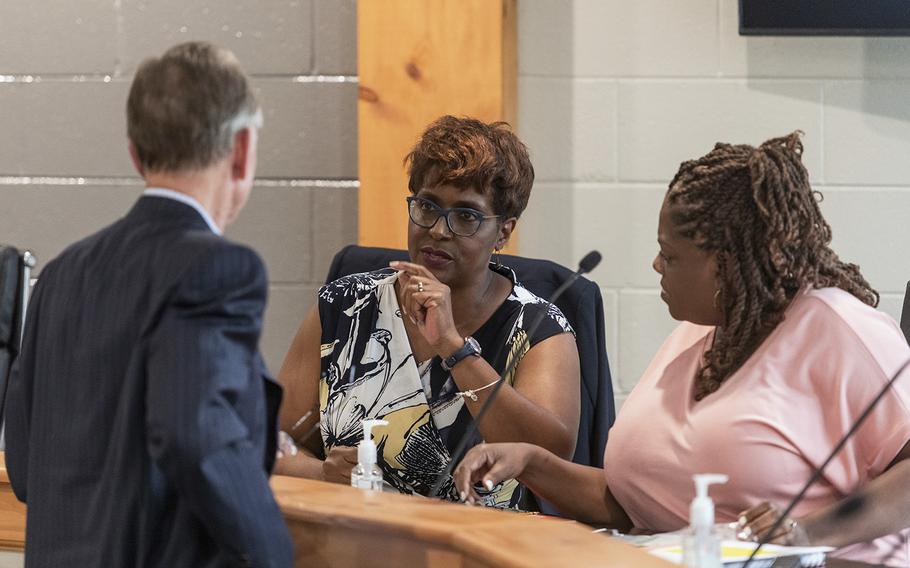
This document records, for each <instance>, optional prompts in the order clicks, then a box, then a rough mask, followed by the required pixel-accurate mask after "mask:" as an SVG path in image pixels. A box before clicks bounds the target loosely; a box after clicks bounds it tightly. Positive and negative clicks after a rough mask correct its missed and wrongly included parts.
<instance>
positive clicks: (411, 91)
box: [357, 0, 517, 248]
mask: <svg viewBox="0 0 910 568" xmlns="http://www.w3.org/2000/svg"><path fill="white" fill-rule="evenodd" d="M357 27H358V33H357V35H358V47H357V58H358V75H359V77H360V98H359V102H358V107H357V108H358V112H357V115H358V120H359V125H358V128H359V134H358V137H359V162H360V164H359V165H360V207H359V212H360V213H359V215H360V219H359V221H360V223H359V227H360V230H359V242H360V244H362V245H368V246H387V247H394V248H405V247H406V244H407V210H406V207H405V201H404V198H405V197H406V196H407V195H408V191H407V176H406V175H405V169H404V166H403V165H402V160H403V159H404V156H405V155H406V154H407V153H408V151H409V150H410V149H411V147H412V146H413V145H414V143H415V142H416V140H417V137H418V136H419V135H420V133H421V132H422V131H423V130H424V129H425V128H426V126H427V125H428V124H429V123H430V122H432V121H433V120H435V119H436V118H438V117H439V116H441V115H444V114H453V115H467V116H473V117H476V118H479V119H481V120H485V121H493V120H507V121H509V122H510V123H511V124H512V125H513V126H514V125H515V122H514V121H515V116H516V108H515V107H516V102H515V94H516V90H517V86H516V76H517V70H516V52H515V50H516V46H515V43H516V35H517V32H516V7H515V0H360V1H359V2H358V3H357ZM513 248H514V247H513Z"/></svg>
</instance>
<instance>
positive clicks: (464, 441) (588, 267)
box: [429, 250, 602, 496]
mask: <svg viewBox="0 0 910 568" xmlns="http://www.w3.org/2000/svg"><path fill="white" fill-rule="evenodd" d="M601 258H602V257H601V255H600V253H599V252H597V251H596V250H592V251H591V252H589V253H588V254H586V255H585V256H584V258H582V259H581V262H579V263H578V270H576V271H575V272H573V273H572V275H571V276H569V277H568V278H567V279H566V281H565V282H563V283H562V284H560V286H559V287H558V288H557V289H556V291H555V292H553V294H551V295H550V298H549V299H548V300H547V305H546V307H545V309H543V310H541V311H540V313H539V314H537V318H536V319H534V321H533V322H531V325H529V326H528V328H527V330H526V331H527V333H525V336H524V339H523V342H522V343H521V348H520V349H519V350H518V352H519V353H521V352H522V351H523V350H524V348H525V346H526V344H527V343H528V342H529V341H530V340H531V336H532V335H534V332H535V331H537V328H538V327H540V324H541V322H542V321H543V318H544V317H545V316H546V315H547V313H548V312H549V311H550V306H552V305H553V302H555V301H556V300H557V299H558V298H559V297H560V296H562V294H563V292H565V291H566V290H568V289H569V286H571V285H572V284H574V283H575V281H576V280H578V278H579V277H580V276H581V275H582V274H586V273H588V272H591V271H592V270H594V268H595V267H597V265H598V264H600V260H601ZM519 360H520V357H515V358H514V359H512V360H511V361H510V362H509V364H508V365H507V366H506V368H505V370H503V372H502V374H501V375H499V380H498V381H496V384H495V385H494V386H493V389H492V390H491V391H490V396H488V397H487V400H485V401H484V403H483V405H482V406H481V407H480V410H479V411H478V412H477V416H475V417H474V420H472V421H471V424H470V425H469V426H468V429H467V431H466V432H465V433H464V434H463V435H462V437H461V439H460V440H459V441H458V445H457V446H456V447H455V451H454V452H453V453H452V456H451V459H450V460H449V463H448V465H446V468H445V469H444V470H443V471H442V472H441V473H440V474H439V476H438V477H437V478H436V483H434V484H433V487H432V489H430V493H429V495H430V496H435V495H437V494H438V493H439V490H440V489H441V488H442V484H443V483H445V480H446V479H448V477H449V476H450V475H452V470H454V469H455V465H456V464H457V463H458V462H459V461H460V460H461V457H462V456H463V455H464V452H465V450H466V449H467V446H468V443H469V442H470V441H471V438H472V437H473V436H474V433H475V432H477V427H478V426H477V425H478V424H480V420H481V418H483V417H484V415H485V414H486V413H487V411H488V410H489V409H490V406H491V405H492V404H493V401H494V400H496V395H497V393H499V389H501V388H502V385H503V384H505V382H506V381H505V378H506V377H507V376H508V375H509V373H511V372H512V370H513V369H514V368H515V366H516V365H517V364H518V361H519Z"/></svg>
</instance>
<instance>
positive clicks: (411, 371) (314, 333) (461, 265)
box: [278, 116, 579, 507]
mask: <svg viewBox="0 0 910 568" xmlns="http://www.w3.org/2000/svg"><path fill="white" fill-rule="evenodd" d="M405 161H406V163H407V165H408V173H409V178H410V179H409V183H408V187H409V189H410V192H411V194H412V195H411V196H410V197H408V198H407V202H406V205H407V207H408V213H409V222H408V253H409V256H410V262H393V263H391V266H390V267H389V268H387V269H383V270H378V271H375V272H369V273H363V274H355V275H352V276H347V277H344V278H341V279H339V280H337V281H335V282H332V283H330V284H328V285H326V286H325V287H323V288H322V289H321V290H320V291H319V301H318V306H316V307H314V309H313V310H312V311H311V312H310V314H309V315H308V316H307V317H306V319H305V320H304V322H303V323H302V324H301V327H300V330H299V331H298V333H297V336H296V337H295V338H294V342H293V344H292V346H291V348H290V350H289V351H288V354H287V357H286V359H285V362H284V365H283V366H282V369H281V373H280V377H281V380H282V382H283V383H284V385H285V387H286V396H285V403H284V407H283V409H282V414H281V416H282V418H281V425H282V430H283V431H286V432H289V433H290V437H291V439H296V440H298V441H299V443H300V444H301V445H302V446H303V447H302V448H300V449H299V451H298V448H297V446H296V445H293V444H289V443H286V444H285V446H284V450H283V451H282V452H281V454H282V456H283V457H282V458H281V459H280V460H279V465H278V471H279V472H280V473H284V474H292V475H300V476H304V477H310V478H316V479H323V480H326V481H333V482H338V483H349V480H350V472H351V468H352V467H353V466H354V465H356V463H357V450H356V445H357V443H358V442H360V440H361V438H362V429H361V420H363V419H383V420H387V421H388V422H389V425H388V426H384V427H377V428H375V429H374V430H373V432H374V435H373V437H374V440H375V441H376V443H377V446H378V450H379V452H378V453H379V456H378V457H379V459H378V464H379V466H380V467H381V468H382V470H383V473H384V478H385V481H386V482H387V484H389V485H391V486H392V487H394V488H395V489H397V490H399V491H401V492H403V493H414V494H420V495H428V493H429V492H430V490H431V488H432V487H433V486H434V484H435V483H436V481H437V477H439V475H440V473H441V472H442V471H443V470H444V469H445V467H446V465H448V462H449V460H450V455H451V453H452V452H453V450H454V448H455V446H456V445H457V444H458V442H459V440H460V439H461V437H462V436H463V434H464V433H465V431H466V430H467V428H468V426H469V425H470V423H471V420H472V416H473V415H474V414H475V413H476V412H478V410H479V409H480V407H481V406H482V405H483V403H484V402H485V401H486V399H487V397H488V396H489V394H490V392H492V387H493V386H494V385H495V384H496V382H497V381H498V379H499V376H500V374H501V373H502V372H503V371H504V370H505V369H506V368H507V366H508V365H509V362H510V361H512V360H514V359H518V360H519V361H520V363H519V364H517V365H516V366H515V368H514V370H513V371H512V372H511V373H510V374H509V375H508V376H507V377H506V384H504V385H503V386H502V388H501V389H500V391H499V394H498V395H497V398H496V400H495V401H494V402H493V404H492V406H491V408H490V411H489V412H488V413H487V414H486V416H485V418H484V420H483V421H482V423H481V424H480V425H479V436H478V435H475V439H473V440H472V441H471V442H472V444H477V443H479V442H481V441H482V440H483V441H487V442H529V443H533V444H536V445H539V446H541V447H544V448H547V449H548V450H549V451H551V452H553V453H554V454H556V455H559V456H563V457H565V458H570V457H571V456H572V453H573V451H574V447H575V438H576V432H577V428H578V419H579V418H578V415H579V394H578V393H579V363H578V352H577V350H576V346H575V337H574V335H573V332H572V329H571V327H570V326H569V324H568V322H567V321H566V319H565V317H564V316H563V315H562V313H560V311H559V309H558V308H556V307H555V306H551V305H548V304H547V303H546V302H545V301H544V300H542V299H541V298H538V297H537V296H535V295H534V294H532V293H531V292H529V291H528V290H527V289H526V288H524V287H523V286H522V285H521V284H520V283H519V282H517V281H516V279H515V275H514V273H513V272H512V271H511V270H510V269H509V268H508V267H506V266H503V265H502V264H500V263H499V261H498V254H496V253H498V251H499V250H501V249H502V248H503V247H504V246H505V245H506V243H507V242H508V241H509V237H510V236H511V234H512V232H513V231H514V229H515V224H516V222H517V220H518V217H519V216H520V215H521V213H522V211H523V210H524V209H525V206H526V205H527V202H528V197H529V195H530V192H531V186H532V184H533V181H534V169H533V167H532V166H531V162H530V159H529V158H528V153H527V149H526V148H525V146H524V144H522V143H521V141H520V140H519V139H518V138H517V137H516V136H515V134H513V133H512V132H511V131H510V130H509V128H508V126H507V125H506V124H504V123H493V124H486V123H483V122H480V121H478V120H474V119H469V118H455V117H451V116H446V117H443V118H441V119H439V120H437V121H436V122H435V123H433V124H432V125H430V127H429V128H428V129H427V130H426V132H424V133H423V135H422V136H421V138H420V140H419V141H418V142H417V145H416V146H415V147H414V149H413V150H412V151H411V153H410V154H409V155H408V156H407V158H406V160H405ZM403 205H405V204H404V203H403ZM494 256H495V257H496V258H497V259H496V260H492V262H491V257H494ZM542 311H543V312H545V316H544V317H543V319H542V320H541V321H542V325H540V326H539V327H538V329H537V330H536V331H534V332H533V335H532V336H530V337H529V336H528V330H527V328H528V327H529V324H530V322H533V321H534V320H535V319H536V316H537V315H538V314H540V313H541V312H542ZM314 408H318V412H314V413H310V410H311V409H314ZM310 414H313V416H310ZM316 414H318V417H319V421H320V425H319V426H320V431H321V437H316V436H310V437H309V439H306V438H307V436H306V432H307V430H308V429H310V425H311V424H312V423H313V422H315V415H316ZM287 439H288V438H287V437H285V440H287ZM522 495H523V491H522V488H521V487H520V485H519V484H518V482H516V481H515V480H510V479H505V480H500V481H499V482H498V483H496V484H491V485H490V486H488V487H485V488H483V489H482V491H481V495H480V497H479V500H480V501H481V502H483V503H484V504H486V505H490V506H497V507H517V506H519V504H520V502H521V499H522ZM434 496H436V497H441V498H445V499H451V500H456V499H459V495H458V493H457V492H456V490H455V488H454V484H453V482H452V480H451V479H450V478H449V479H444V480H443V483H442V485H441V489H440V490H439V492H438V494H436V495H434Z"/></svg>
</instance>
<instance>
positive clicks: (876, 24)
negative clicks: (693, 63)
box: [721, 0, 910, 36]
mask: <svg viewBox="0 0 910 568" xmlns="http://www.w3.org/2000/svg"><path fill="white" fill-rule="evenodd" d="M721 1H722V2H723V1H725V0H721ZM739 33H740V34H741V35H827V36H910V0H739Z"/></svg>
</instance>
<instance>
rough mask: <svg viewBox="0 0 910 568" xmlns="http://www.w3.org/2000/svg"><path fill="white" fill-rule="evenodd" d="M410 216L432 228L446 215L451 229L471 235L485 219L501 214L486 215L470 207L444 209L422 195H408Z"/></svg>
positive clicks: (422, 224)
mask: <svg viewBox="0 0 910 568" xmlns="http://www.w3.org/2000/svg"><path fill="white" fill-rule="evenodd" d="M407 199H408V216H409V217H410V218H411V221H413V222H414V224H415V225H417V226H418V227H423V228H424V229H432V228H433V227H434V226H435V225H436V223H437V222H438V221H439V218H440V217H445V219H446V225H448V227H449V231H451V232H452V233H454V234H456V235H458V236H459V237H470V236H471V235H473V234H474V233H476V232H477V231H478V230H480V226H481V225H482V224H483V222H484V220H485V219H495V218H497V217H501V215H484V214H483V213H481V212H480V211H478V210H476V209H471V208H469V207H452V208H451V209H443V208H442V207H440V206H439V205H436V204H435V203H433V202H432V201H430V200H429V199H424V198H422V197H415V196H413V195H412V196H411V197H408V198H407Z"/></svg>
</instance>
